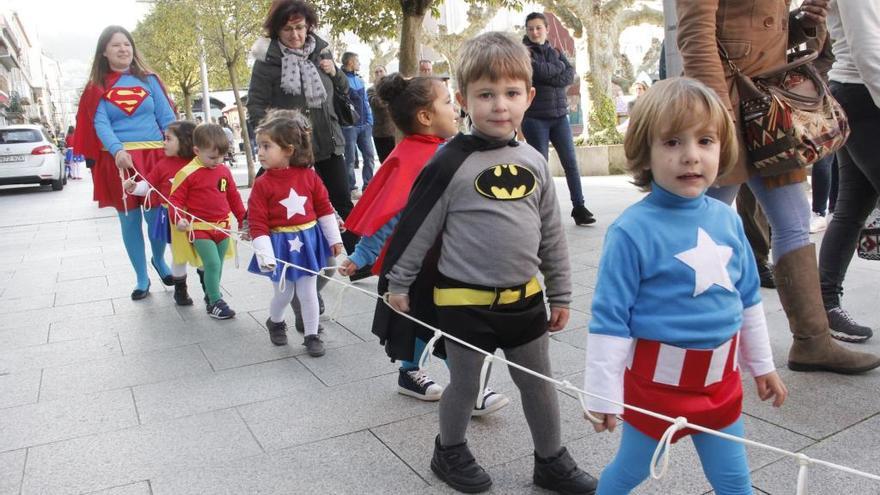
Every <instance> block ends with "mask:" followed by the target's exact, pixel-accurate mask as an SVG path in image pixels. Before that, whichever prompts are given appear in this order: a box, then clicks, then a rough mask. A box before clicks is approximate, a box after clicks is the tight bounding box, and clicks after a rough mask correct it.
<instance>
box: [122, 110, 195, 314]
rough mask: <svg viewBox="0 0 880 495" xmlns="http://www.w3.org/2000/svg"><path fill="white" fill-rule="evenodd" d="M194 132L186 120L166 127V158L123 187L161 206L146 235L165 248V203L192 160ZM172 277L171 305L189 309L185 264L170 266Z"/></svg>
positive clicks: (167, 224)
mask: <svg viewBox="0 0 880 495" xmlns="http://www.w3.org/2000/svg"><path fill="white" fill-rule="evenodd" d="M195 128H196V126H195V124H193V123H192V122H188V121H185V120H179V121H176V122H172V123H171V124H168V128H167V129H165V141H164V148H163V149H164V151H165V156H164V157H162V159H161V160H159V161H158V162H157V163H156V165H155V166H154V167H153V169H152V170H150V172H148V173H147V175H146V176H145V177H144V180H140V181H135V180H133V179H129V180H127V181H125V183H124V186H125V190H126V191H127V192H128V193H129V194H134V195H135V196H148V198H147V202H148V203H149V204H151V205H156V204H160V203H161V206H160V207H159V212H158V213H159V214H158V215H153V216H151V217H149V221H148V222H147V224H148V225H147V231H148V232H149V234H150V238H151V239H161V240H162V241H163V242H165V243H166V244H170V243H171V221H170V219H169V215H168V203H166V202H165V201H166V199H167V198H170V197H171V183H172V181H173V180H174V176H176V175H177V172H179V171H180V169H182V168H183V167H185V166H186V165H187V164H188V163H190V162H191V161H192V159H193V158H195V154H194V153H193V131H194V130H195ZM150 186H152V188H153V189H151V188H150ZM162 198H166V199H162ZM181 238H182V237H181ZM198 273H199V279H200V280H202V288H203V289H204V272H203V271H202V270H201V269H199V270H198ZM171 275H172V277H173V280H174V302H175V303H177V305H178V306H190V305H192V303H193V301H192V299H190V297H189V294H188V293H187V286H186V261H181V262H179V263H178V262H173V263H171Z"/></svg>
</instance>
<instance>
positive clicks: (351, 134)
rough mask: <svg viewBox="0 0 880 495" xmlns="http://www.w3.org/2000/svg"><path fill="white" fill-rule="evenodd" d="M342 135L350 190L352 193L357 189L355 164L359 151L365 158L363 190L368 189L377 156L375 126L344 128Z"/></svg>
mask: <svg viewBox="0 0 880 495" xmlns="http://www.w3.org/2000/svg"><path fill="white" fill-rule="evenodd" d="M342 134H343V135H344V136H345V168H347V169H348V188H349V189H351V190H352V191H354V190H355V189H357V180H356V179H355V177H354V162H355V159H356V158H357V152H358V150H361V156H362V157H363V158H364V168H363V170H362V171H361V177H363V179H364V186H363V188H362V189H361V190H363V189H366V188H367V184H368V183H369V182H370V179H372V178H373V157H374V156H376V152H375V151H373V126H371V125H369V124H367V125H360V126H352V127H343V128H342Z"/></svg>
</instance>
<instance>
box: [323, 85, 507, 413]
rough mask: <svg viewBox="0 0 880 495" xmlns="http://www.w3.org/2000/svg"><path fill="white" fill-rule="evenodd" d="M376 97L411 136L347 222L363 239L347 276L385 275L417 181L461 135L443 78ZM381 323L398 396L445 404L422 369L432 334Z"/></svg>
mask: <svg viewBox="0 0 880 495" xmlns="http://www.w3.org/2000/svg"><path fill="white" fill-rule="evenodd" d="M376 93H377V94H378V95H379V98H381V99H382V100H383V101H385V102H386V104H387V105H388V109H389V111H390V113H391V118H392V119H393V120H394V124H395V125H396V126H397V127H398V128H399V129H400V130H401V131H402V132H403V133H404V135H405V136H404V138H403V140H402V141H401V142H400V143H399V144H398V145H397V146H396V147H395V148H394V151H393V152H392V153H391V154H390V155H389V156H388V158H387V159H386V160H385V162H384V163H382V167H381V168H380V169H379V172H378V173H377V174H376V176H375V177H373V179H372V180H371V181H370V185H369V186H368V187H367V189H366V190H365V191H364V195H363V197H361V199H360V200H359V201H358V202H357V204H356V205H355V207H354V209H353V210H351V213H350V214H349V215H348V218H347V219H346V227H347V228H348V229H349V230H350V231H352V232H354V233H355V234H358V235H360V236H361V239H360V241H358V244H357V246H356V247H355V250H354V253H352V254H351V256H349V258H348V259H347V260H345V261H344V262H342V266H341V267H340V269H339V272H340V273H342V274H343V275H347V276H352V275H354V274H355V273H357V271H358V270H359V269H360V268H362V267H370V266H373V273H375V274H377V275H378V274H379V272H380V268H381V266H382V259H383V257H384V256H383V255H384V246H385V243H386V241H387V240H388V239H389V238H390V237H391V233H392V231H393V230H394V227H395V225H397V222H398V220H399V219H400V212H401V210H403V207H404V205H406V200H407V198H408V197H409V193H410V191H411V190H412V187H413V183H414V182H415V180H416V177H418V175H419V173H420V172H421V171H422V169H423V168H424V167H425V164H426V163H427V162H428V160H429V159H430V158H431V157H432V156H434V153H435V152H436V151H437V149H438V148H439V147H440V146H441V145H442V144H443V143H444V142H446V140H447V139H449V138H451V137H452V136H454V135H455V134H456V133H457V132H458V122H457V120H458V112H457V111H456V109H455V107H454V105H453V102H452V95H450V94H449V88H447V87H446V83H445V82H444V81H443V80H442V79H439V78H432V77H414V78H411V79H406V78H404V77H403V76H401V75H400V74H392V75H390V76H388V77H385V78H383V79H382V81H380V82H379V83H378V84H377V85H376ZM429 256H431V255H429ZM421 282H422V280H419V281H417V282H415V283H414V284H413V285H414V287H422V288H424V290H425V291H427V297H425V298H423V299H424V300H425V302H426V303H427V304H425V305H419V306H418V308H417V309H416V310H414V314H415V315H416V316H417V317H418V318H419V319H420V320H422V321H425V322H428V323H436V320H437V317H436V312H437V310H436V307H435V306H434V303H433V301H432V300H431V294H432V292H433V280H430V281H428V280H426V282H427V283H424V284H423V283H421ZM380 304H383V305H384V303H380ZM377 323H378V324H377V325H374V327H373V328H374V330H375V331H376V333H377V336H378V337H379V340H380V342H381V343H382V344H384V345H385V349H386V351H387V353H388V355H389V357H391V358H392V359H395V360H399V361H400V370H399V373H398V376H397V391H398V392H399V393H401V394H403V395H406V396H409V397H415V398H416V399H419V400H424V401H437V400H440V396H441V394H442V393H443V387H442V386H440V385H439V384H437V383H434V380H432V379H431V378H430V377H428V375H427V373H426V372H425V370H423V369H421V368H420V367H419V357H420V356H421V355H422V353H423V352H424V350H425V346H426V344H427V342H428V341H429V340H430V339H431V334H430V332H428V331H427V330H426V329H424V328H423V327H420V326H418V325H416V324H414V323H412V322H410V321H408V320H407V321H402V322H401V323H402V325H400V326H397V327H395V329H394V331H388V328H387V326H385V325H382V324H381V323H382V322H381V319H380V320H377ZM508 403H510V399H508V398H507V397H505V396H504V395H503V394H499V393H496V392H494V391H492V390H490V389H489V388H486V389H485V392H484V394H483V400H482V401H478V404H476V405H475V407H474V410H473V413H472V414H473V415H474V416H485V415H487V414H491V413H493V412H495V411H497V410H499V409H501V408H502V407H504V406H506V405H507V404H508Z"/></svg>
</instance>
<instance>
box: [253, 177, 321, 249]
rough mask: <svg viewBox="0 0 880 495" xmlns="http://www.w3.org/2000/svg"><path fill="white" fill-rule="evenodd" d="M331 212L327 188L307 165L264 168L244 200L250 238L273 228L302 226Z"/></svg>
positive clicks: (264, 233)
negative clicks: (246, 202)
mask: <svg viewBox="0 0 880 495" xmlns="http://www.w3.org/2000/svg"><path fill="white" fill-rule="evenodd" d="M332 214H333V206H332V205H331V204H330V198H329V196H328V194H327V188H326V187H324V182H322V181H321V178H320V177H318V174H316V173H315V171H314V170H313V169H311V168H305V167H288V168H276V169H270V170H267V171H266V173H265V174H263V175H261V176H260V177H258V178H257V180H256V181H255V182H254V188H253V190H252V191H251V196H250V198H249V199H248V225H249V226H250V231H251V237H252V238H254V239H256V238H257V237H259V236H262V235H269V232H270V230H271V229H273V228H275V227H288V226H292V225H302V224H304V223H308V222H311V221H312V220H317V219H318V218H320V217H323V216H324V215H332Z"/></svg>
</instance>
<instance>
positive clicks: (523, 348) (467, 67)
mask: <svg viewBox="0 0 880 495" xmlns="http://www.w3.org/2000/svg"><path fill="white" fill-rule="evenodd" d="M459 60H461V61H462V63H461V65H459V67H458V70H457V81H458V85H459V92H458V93H457V94H456V98H457V99H458V102H459V103H460V104H461V106H462V108H464V109H465V110H466V111H468V113H469V114H470V117H471V120H472V122H473V128H472V134H470V135H465V134H458V135H456V136H455V137H454V138H453V139H452V140H451V141H449V142H448V143H447V144H445V145H444V146H443V147H442V148H440V149H439V150H438V151H437V153H436V154H435V155H434V157H433V158H432V159H431V160H430V161H429V162H428V164H427V165H426V166H425V168H424V170H423V171H422V173H421V175H420V176H419V179H418V180H417V181H416V184H415V185H414V186H413V190H412V193H411V194H410V196H409V200H408V202H407V205H406V207H405V208H404V210H403V213H402V214H401V217H400V221H399V222H398V224H397V229H396V230H395V231H394V235H393V237H392V238H391V241H390V242H389V244H388V249H387V252H386V255H385V261H384V264H383V266H382V277H381V278H380V291H381V289H382V284H384V283H385V282H384V281H383V279H384V280H387V287H388V294H387V297H388V301H389V304H390V305H391V306H392V307H394V308H395V309H396V310H398V311H402V312H408V311H409V310H410V297H409V296H410V294H411V293H413V292H411V287H412V286H413V283H414V281H415V280H416V278H417V277H418V276H419V274H420V272H422V271H424V270H431V267H430V266H428V262H427V261H425V255H426V254H427V253H428V251H429V250H430V249H431V248H432V246H435V245H436V243H437V242H438V238H441V243H442V244H441V245H440V247H439V260H438V261H437V262H436V264H437V266H436V270H438V272H439V273H438V274H437V275H436V277H435V285H434V289H433V303H434V304H435V305H436V306H437V314H438V321H439V328H441V329H442V330H443V332H445V333H447V334H449V335H451V336H453V337H455V338H456V339H457V340H458V341H455V340H452V339H445V340H446V342H445V347H446V358H447V362H448V364H449V374H450V381H449V385H448V386H447V387H446V390H445V391H444V392H443V396H442V398H441V399H440V434H439V435H438V436H437V437H436V439H435V440H434V455H433V458H432V459H431V469H432V470H433V471H434V473H435V474H436V475H437V476H438V477H439V478H440V479H441V480H443V481H444V482H446V483H447V484H448V485H449V486H451V487H453V488H455V489H456V490H460V491H463V492H469V493H475V492H480V491H485V490H488V489H489V488H490V486H491V485H492V479H491V478H490V477H489V474H488V473H486V472H485V471H484V470H483V468H482V467H481V466H480V465H479V464H478V463H477V462H476V460H475V459H474V456H473V454H471V452H470V449H469V448H468V445H467V441H466V439H465V434H466V433H467V427H468V422H469V420H470V417H471V414H472V411H473V407H474V402H475V400H476V398H477V397H479V396H480V386H481V384H480V375H481V374H482V372H483V367H484V364H485V358H486V355H485V354H484V353H482V352H477V351H476V350H474V348H478V349H480V350H482V351H484V352H485V353H489V354H491V353H494V352H495V350H496V349H498V348H501V349H503V350H504V355H505V357H506V358H507V359H508V360H510V361H512V362H514V363H516V364H518V365H520V366H523V367H524V368H528V369H530V370H532V371H534V372H537V373H540V374H543V375H547V376H552V371H551V369H550V355H549V350H548V346H549V335H548V330H550V331H558V330H561V329H563V328H564V327H565V324H566V322H567V321H568V315H569V311H568V305H569V303H570V301H571V273H570V272H571V270H570V267H569V262H568V248H567V247H566V242H565V233H564V231H563V228H562V224H561V221H560V217H559V204H558V202H557V198H556V191H555V189H554V186H553V179H552V177H551V176H550V174H549V171H548V167H547V162H546V161H545V160H544V158H543V157H542V156H541V154H540V153H538V152H537V151H536V150H535V149H534V148H532V147H531V146H528V145H523V144H521V143H520V142H518V141H517V140H516V139H515V137H516V129H517V128H518V127H519V125H520V123H521V122H522V118H523V114H524V113H525V111H526V109H527V108H528V106H529V104H530V103H531V101H532V98H533V96H534V94H535V90H534V88H532V87H531V76H532V64H531V59H530V57H529V54H528V51H527V50H526V48H525V46H524V45H523V44H522V43H519V42H518V41H516V40H513V39H511V38H509V37H508V36H506V35H504V34H502V33H486V34H483V35H480V36H478V37H476V38H473V39H471V40H468V41H467V42H465V43H464V45H463V46H462V49H461V56H460V57H459ZM539 270H540V271H541V272H543V274H544V279H545V282H546V284H547V297H548V299H549V300H550V321H549V324H548V321H547V312H546V309H545V307H544V292H543V291H542V289H541V285H540V283H539V282H538V279H537V278H536V275H537V274H538V271H539ZM413 294H414V293H413ZM377 311H379V308H377ZM460 342H465V343H467V344H468V345H470V346H473V347H474V348H472V347H468V346H466V345H464V344H462V343H460ZM510 375H511V377H512V378H513V381H514V383H515V384H516V386H517V388H518V389H519V391H520V395H521V396H522V404H523V411H524V412H525V416H526V420H527V421H528V424H529V429H530V430H531V433H532V440H533V442H534V447H535V452H534V459H535V465H534V471H533V477H532V479H533V481H534V482H535V484H536V485H538V486H540V487H543V488H547V489H550V490H554V491H556V492H559V493H568V494H591V493H592V492H593V490H594V489H595V480H594V479H593V478H592V477H590V476H589V475H588V474H587V473H585V472H583V471H582V470H580V469H579V468H578V467H577V463H576V462H575V461H574V459H572V457H571V455H570V454H569V453H568V450H567V449H566V448H565V447H563V446H562V439H561V433H560V418H559V403H558V398H557V392H556V390H555V389H554V387H553V385H552V384H551V383H549V382H547V381H545V380H543V379H541V378H538V377H536V376H533V375H531V374H529V373H526V372H524V371H522V370H519V369H517V368H510Z"/></svg>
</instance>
